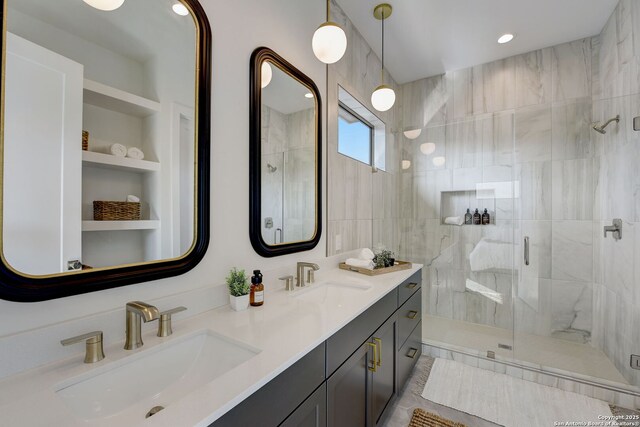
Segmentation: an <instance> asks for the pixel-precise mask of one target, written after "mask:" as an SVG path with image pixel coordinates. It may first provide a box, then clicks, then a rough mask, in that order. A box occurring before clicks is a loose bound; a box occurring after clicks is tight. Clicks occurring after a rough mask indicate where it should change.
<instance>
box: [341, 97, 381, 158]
mask: <svg viewBox="0 0 640 427" xmlns="http://www.w3.org/2000/svg"><path fill="white" fill-rule="evenodd" d="M338 108H339V112H338V153H340V154H344V155H345V156H349V157H351V158H352V159H356V160H358V161H361V162H362V163H366V164H368V165H370V164H371V157H372V156H371V150H372V146H373V144H372V139H373V126H371V125H370V124H369V123H367V122H365V121H364V120H362V119H361V118H360V117H358V116H356V115H355V114H353V113H351V112H350V111H349V110H347V109H346V108H345V107H344V106H343V105H342V104H341V105H340V106H339V107H338Z"/></svg>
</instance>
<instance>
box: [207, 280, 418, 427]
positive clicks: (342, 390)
mask: <svg viewBox="0 0 640 427" xmlns="http://www.w3.org/2000/svg"><path fill="white" fill-rule="evenodd" d="M421 275H422V272H421V271H418V272H416V273H414V274H413V275H412V276H411V277H409V278H408V279H407V280H405V281H404V282H403V283H401V284H400V285H399V286H398V287H397V288H396V289H394V290H392V291H391V292H389V293H388V294H387V295H385V296H384V297H382V298H381V299H380V300H379V301H378V302H376V303H375V304H374V305H373V306H371V307H370V308H369V309H368V310H367V311H365V312H364V313H362V314H361V315H359V316H358V317H357V318H355V319H354V320H353V321H352V322H350V323H349V324H348V325H346V326H345V327H344V328H342V329H341V330H339V331H338V332H336V333H335V334H334V335H332V336H331V337H329V338H328V339H327V341H325V342H324V343H323V344H321V345H320V346H318V347H317V348H316V349H315V350H312V351H311V352H310V353H309V354H307V355H306V356H304V357H303V358H302V359H300V360H299V361H298V362H296V363H295V364H294V365H292V366H291V367H290V368H289V369H287V370H286V371H284V372H283V373H281V374H280V375H278V376H277V377H276V378H274V379H273V380H271V381H270V382H269V383H268V384H267V385H265V386H264V387H262V388H261V389H260V390H258V391H257V392H256V393H254V394H253V395H251V396H250V397H249V398H247V399H246V400H245V401H244V402H242V403H240V404H239V405H238V406H236V407H235V408H233V409H232V410H231V411H229V412H228V413H227V414H225V415H224V416H223V417H222V418H220V419H219V420H217V421H215V422H214V423H213V424H211V426H210V427H226V426H233V427H236V426H261V427H263V426H264V427H276V426H279V427H327V426H328V427H378V426H381V425H382V424H383V423H384V421H385V417H386V415H387V414H388V412H389V411H388V409H389V407H390V406H391V403H392V402H393V400H394V399H395V398H396V397H397V395H398V392H399V390H402V388H403V387H404V384H405V383H406V381H407V379H408V377H409V374H410V373H411V371H412V370H413V367H414V366H415V363H416V362H417V360H418V358H419V357H420V354H421V353H422V321H421V314H422V290H421V283H422V281H421V277H422V276H421Z"/></svg>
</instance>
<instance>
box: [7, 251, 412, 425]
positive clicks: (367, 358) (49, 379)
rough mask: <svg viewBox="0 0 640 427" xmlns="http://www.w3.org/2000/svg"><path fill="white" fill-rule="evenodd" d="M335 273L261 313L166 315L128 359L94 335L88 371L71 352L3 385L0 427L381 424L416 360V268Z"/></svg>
mask: <svg viewBox="0 0 640 427" xmlns="http://www.w3.org/2000/svg"><path fill="white" fill-rule="evenodd" d="M335 265H336V263H335V261H334V260H323V261H322V262H320V267H321V268H320V270H319V271H318V272H316V283H313V284H310V285H307V286H306V287H304V288H296V290H294V291H286V290H285V289H284V287H277V286H272V287H267V289H266V291H265V304H264V306H262V307H259V308H252V309H249V310H247V311H243V312H235V311H233V310H231V308H230V307H229V306H224V307H220V308H218V309H215V310H209V311H205V312H203V313H201V314H198V315H195V316H193V317H190V318H187V319H185V320H180V317H177V318H176V319H174V325H173V334H172V335H171V336H169V337H158V336H156V332H157V325H155V324H154V322H152V323H150V324H146V325H145V327H144V328H143V331H142V338H143V341H144V345H143V346H142V347H140V348H137V349H134V350H124V349H123V344H124V334H123V335H122V336H116V335H114V333H110V334H105V337H104V340H105V346H104V353H105V358H104V359H103V360H100V361H99V362H97V363H90V364H87V363H83V357H84V354H82V353H81V352H80V351H79V352H78V353H76V356H74V357H72V358H67V359H63V360H59V361H55V362H53V363H50V364H47V365H44V366H42V367H40V368H36V369H32V370H30V371H26V372H24V373H21V374H19V375H14V376H11V377H8V378H5V379H3V380H2V381H0V425H21V426H45V425H65V426H80V425H82V426H87V425H90V426H112V425H128V426H136V425H143V423H144V425H148V426H171V427H174V426H178V425H179V426H201V427H205V426H216V427H218V426H239V425H260V426H279V425H284V426H324V425H329V426H343V425H344V426H347V425H348V426H375V425H381V422H383V421H384V419H385V416H386V415H387V413H388V412H389V408H390V407H391V403H392V402H393V400H394V399H395V397H396V396H397V395H398V393H399V391H400V390H401V389H402V387H403V385H404V383H405V382H406V380H407V378H408V376H409V373H410V371H411V369H412V368H413V366H414V364H415V363H416V361H417V360H418V358H419V356H420V354H421V329H422V328H421V326H422V322H421V308H420V307H421V300H422V290H421V280H420V277H421V273H422V271H421V268H422V266H420V265H414V266H413V268H412V269H410V270H404V271H400V272H395V273H390V274H385V275H380V276H375V277H368V276H363V275H359V274H356V273H353V272H347V271H343V270H340V269H338V268H337V267H335ZM269 277H271V276H269ZM185 305H187V306H188V304H185ZM166 308H167V307H158V309H160V310H164V309H166ZM118 314H122V316H124V313H118ZM51 345H59V343H58V342H52V343H51ZM78 348H80V347H78ZM34 407H37V408H39V410H38V411H33V410H31V409H32V408H34ZM157 407H159V408H160V410H159V412H157V413H155V414H154V415H153V416H152V417H151V418H149V419H147V420H145V416H146V415H147V414H148V413H149V412H150V411H151V410H152V409H153V408H157ZM43 413H46V414H47V417H42V416H41V414H43Z"/></svg>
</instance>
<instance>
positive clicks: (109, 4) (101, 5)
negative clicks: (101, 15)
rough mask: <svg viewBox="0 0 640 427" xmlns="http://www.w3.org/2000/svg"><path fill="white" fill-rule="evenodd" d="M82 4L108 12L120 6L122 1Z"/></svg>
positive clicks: (94, 0)
mask: <svg viewBox="0 0 640 427" xmlns="http://www.w3.org/2000/svg"><path fill="white" fill-rule="evenodd" d="M84 2H85V3H86V4H88V5H89V6H92V7H95V8H96V9H98V10H105V11H107V12H109V11H111V10H116V9H117V8H119V7H120V6H122V3H124V0H84Z"/></svg>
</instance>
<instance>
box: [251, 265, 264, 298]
mask: <svg viewBox="0 0 640 427" xmlns="http://www.w3.org/2000/svg"><path fill="white" fill-rule="evenodd" d="M249 304H251V305H252V306H253V307H259V306H261V305H262V304H264V285H263V284H262V273H260V270H253V277H251V295H250V297H249Z"/></svg>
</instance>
